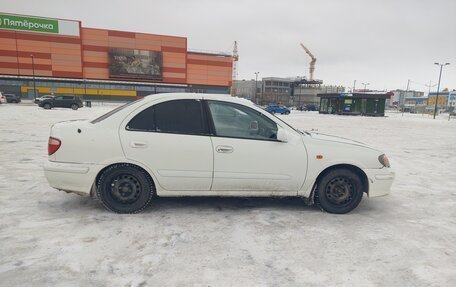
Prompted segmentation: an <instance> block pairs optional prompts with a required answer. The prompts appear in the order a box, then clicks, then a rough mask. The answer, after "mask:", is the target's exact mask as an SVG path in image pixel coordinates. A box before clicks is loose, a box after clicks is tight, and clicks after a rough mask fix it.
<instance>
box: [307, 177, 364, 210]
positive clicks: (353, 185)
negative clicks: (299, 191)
mask: <svg viewBox="0 0 456 287" xmlns="http://www.w3.org/2000/svg"><path fill="white" fill-rule="evenodd" d="M363 192H364V186H363V182H362V180H361V178H360V177H359V175H358V174H356V173H355V172H353V171H351V170H349V169H334V170H331V171H330V172H328V173H326V174H325V175H324V176H323V177H322V178H321V180H320V181H319V183H318V188H317V190H316V191H315V198H314V199H315V203H316V204H317V205H318V206H319V207H320V208H322V209H323V210H325V211H326V212H329V213H337V214H343V213H348V212H350V211H352V210H353V209H355V208H356V207H357V206H358V204H359V203H360V202H361V199H362V198H363Z"/></svg>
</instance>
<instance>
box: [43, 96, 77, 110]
mask: <svg viewBox="0 0 456 287" xmlns="http://www.w3.org/2000/svg"><path fill="white" fill-rule="evenodd" d="M38 106H40V107H42V108H44V109H46V110H49V109H52V108H71V109H73V110H77V109H79V108H82V101H81V99H80V98H79V97H76V96H55V97H52V98H50V99H44V100H42V101H40V102H39V103H38Z"/></svg>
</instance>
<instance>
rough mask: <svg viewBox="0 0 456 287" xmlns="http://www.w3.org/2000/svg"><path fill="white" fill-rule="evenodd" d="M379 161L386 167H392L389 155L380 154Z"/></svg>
mask: <svg viewBox="0 0 456 287" xmlns="http://www.w3.org/2000/svg"><path fill="white" fill-rule="evenodd" d="M378 161H379V162H380V163H381V164H382V165H383V166H384V167H390V162H389V160H388V157H387V156H386V155H384V154H382V155H380V156H379V157H378Z"/></svg>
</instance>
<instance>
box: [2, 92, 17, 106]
mask: <svg viewBox="0 0 456 287" xmlns="http://www.w3.org/2000/svg"><path fill="white" fill-rule="evenodd" d="M3 95H4V96H5V98H6V102H8V103H13V104H18V103H20V102H21V97H19V96H16V95H15V94H3Z"/></svg>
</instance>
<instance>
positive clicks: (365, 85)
mask: <svg viewBox="0 0 456 287" xmlns="http://www.w3.org/2000/svg"><path fill="white" fill-rule="evenodd" d="M361 84H363V85H364V91H366V87H367V85H370V83H361Z"/></svg>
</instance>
